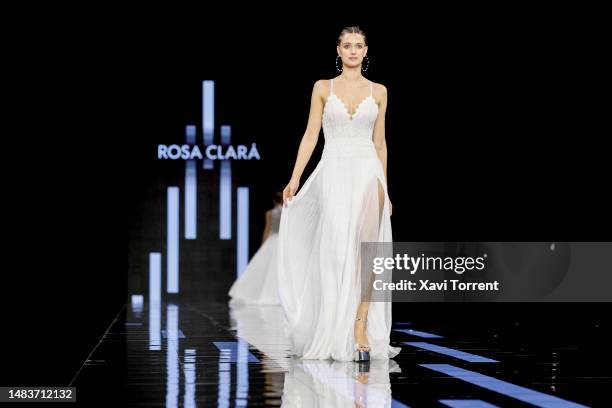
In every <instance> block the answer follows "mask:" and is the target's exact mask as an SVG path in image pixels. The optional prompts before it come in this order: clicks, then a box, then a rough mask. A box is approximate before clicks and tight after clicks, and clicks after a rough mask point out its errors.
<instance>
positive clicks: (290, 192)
mask: <svg viewBox="0 0 612 408" xmlns="http://www.w3.org/2000/svg"><path fill="white" fill-rule="evenodd" d="M299 186H300V180H297V179H293V178H292V179H291V180H289V183H288V184H287V187H285V189H284V190H283V207H285V208H287V204H288V203H289V200H290V199H292V198H293V196H294V195H295V192H296V191H297V189H298V187H299Z"/></svg>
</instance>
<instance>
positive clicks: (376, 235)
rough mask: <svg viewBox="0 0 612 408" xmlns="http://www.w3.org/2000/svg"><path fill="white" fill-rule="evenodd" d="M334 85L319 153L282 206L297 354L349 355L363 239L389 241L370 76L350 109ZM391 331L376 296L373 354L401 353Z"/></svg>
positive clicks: (285, 293)
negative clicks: (367, 86) (367, 91)
mask: <svg viewBox="0 0 612 408" xmlns="http://www.w3.org/2000/svg"><path fill="white" fill-rule="evenodd" d="M333 89H334V88H333V80H331V84H330V94H329V96H328V98H327V100H326V102H325V106H324V109H323V118H322V126H323V133H324V136H325V145H324V149H323V154H322V156H321V160H320V161H319V163H318V164H317V166H316V167H315V169H314V170H313V172H312V174H311V175H310V176H309V177H308V179H307V180H306V181H305V182H304V184H303V185H302V187H301V189H299V190H298V192H297V194H296V195H295V196H294V197H293V198H292V199H291V200H289V202H288V204H287V207H286V208H285V207H283V209H282V213H281V219H280V229H279V238H278V272H279V273H278V286H279V295H280V299H281V305H282V309H283V311H284V316H285V332H286V334H287V336H288V338H289V341H290V344H291V348H292V349H291V353H292V355H294V356H296V357H301V358H303V359H329V358H331V359H333V360H339V361H349V360H352V359H353V356H354V353H353V351H354V344H355V338H354V334H353V331H354V322H355V317H356V314H357V307H358V305H359V303H360V301H361V296H360V295H361V292H360V291H361V288H360V286H361V277H360V274H361V272H360V262H361V261H360V243H361V242H362V241H367V242H371V241H378V242H392V236H391V219H390V214H389V204H390V201H389V196H388V193H387V183H386V178H385V173H384V169H383V166H382V163H381V161H380V159H379V158H378V155H377V153H376V149H375V147H374V143H373V140H372V137H373V130H374V123H375V121H376V118H377V116H378V105H377V104H376V101H375V100H374V97H373V95H372V83H371V82H370V94H369V96H367V97H366V98H364V99H363V100H362V101H361V103H360V104H359V105H358V106H357V109H356V111H355V113H354V115H353V117H351V116H350V114H349V111H348V109H347V108H346V105H345V104H344V102H343V101H342V100H341V99H340V98H339V97H338V96H337V95H336V94H334V92H333ZM379 184H380V186H381V187H382V188H383V189H384V202H383V203H382V206H381V207H382V209H381V208H379V195H378V191H379V190H378V189H379ZM390 332H391V303H390V302H371V303H370V308H369V312H368V321H367V331H366V334H367V337H368V344H369V345H370V358H371V359H388V358H391V357H394V356H395V355H397V354H398V353H399V351H400V348H399V347H392V346H391V345H390V344H389V335H390Z"/></svg>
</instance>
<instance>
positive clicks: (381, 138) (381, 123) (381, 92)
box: [373, 84, 387, 181]
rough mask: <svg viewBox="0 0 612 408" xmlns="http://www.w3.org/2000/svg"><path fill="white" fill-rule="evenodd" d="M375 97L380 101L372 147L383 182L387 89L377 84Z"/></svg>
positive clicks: (385, 164)
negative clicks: (381, 172) (380, 165)
mask: <svg viewBox="0 0 612 408" xmlns="http://www.w3.org/2000/svg"><path fill="white" fill-rule="evenodd" d="M376 88H378V89H377V92H376V94H377V96H378V99H379V100H380V104H379V105H378V117H377V118H376V122H375V123H374V136H373V141H374V146H375V147H376V153H377V154H378V158H379V159H380V162H381V163H382V166H383V170H384V171H385V181H386V178H387V141H386V139H385V114H386V112H387V88H386V87H385V86H384V85H381V84H377V86H376Z"/></svg>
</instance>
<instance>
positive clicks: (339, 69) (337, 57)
mask: <svg viewBox="0 0 612 408" xmlns="http://www.w3.org/2000/svg"><path fill="white" fill-rule="evenodd" d="M339 58H340V56H339V55H338V56H336V72H338V73H340V72H342V64H340V65H338V59H339ZM340 61H342V59H341V58H340Z"/></svg>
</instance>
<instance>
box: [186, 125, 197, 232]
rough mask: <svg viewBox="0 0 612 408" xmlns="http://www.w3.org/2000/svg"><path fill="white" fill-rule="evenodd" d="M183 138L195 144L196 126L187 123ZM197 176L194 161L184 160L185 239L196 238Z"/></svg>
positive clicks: (188, 142)
mask: <svg viewBox="0 0 612 408" xmlns="http://www.w3.org/2000/svg"><path fill="white" fill-rule="evenodd" d="M185 138H186V142H187V144H189V145H195V144H196V127H195V126H194V125H187V127H186V128H185ZM197 188H198V178H197V173H196V161H195V160H187V161H186V162H185V239H196V238H197V208H198V201H197V200H198V195H197V192H198V190H197Z"/></svg>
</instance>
